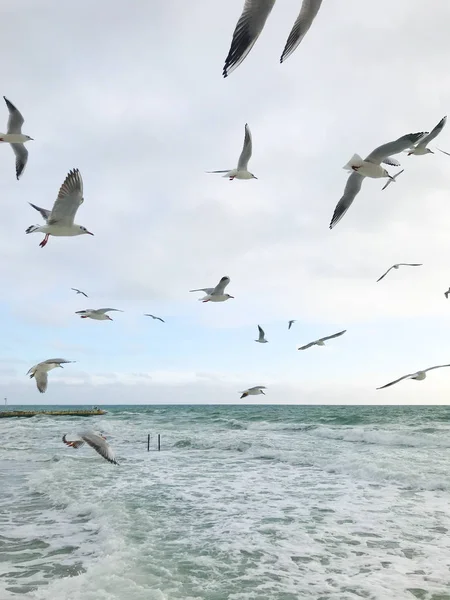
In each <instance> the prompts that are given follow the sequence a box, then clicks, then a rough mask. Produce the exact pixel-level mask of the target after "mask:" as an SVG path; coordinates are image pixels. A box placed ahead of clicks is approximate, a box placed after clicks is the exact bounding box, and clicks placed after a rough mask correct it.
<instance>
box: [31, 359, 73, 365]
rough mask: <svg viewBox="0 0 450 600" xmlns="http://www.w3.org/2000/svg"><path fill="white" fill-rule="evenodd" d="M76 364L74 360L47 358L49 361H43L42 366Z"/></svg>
mask: <svg viewBox="0 0 450 600" xmlns="http://www.w3.org/2000/svg"><path fill="white" fill-rule="evenodd" d="M73 362H76V361H74V360H66V359H65V358H47V360H43V361H42V362H41V363H39V364H40V365H64V364H67V363H73Z"/></svg>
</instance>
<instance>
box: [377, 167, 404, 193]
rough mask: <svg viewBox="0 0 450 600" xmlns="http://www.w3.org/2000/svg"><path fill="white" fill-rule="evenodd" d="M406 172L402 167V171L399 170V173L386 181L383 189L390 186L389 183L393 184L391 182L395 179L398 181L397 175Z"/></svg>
mask: <svg viewBox="0 0 450 600" xmlns="http://www.w3.org/2000/svg"><path fill="white" fill-rule="evenodd" d="M404 172H405V169H402V170H401V171H399V172H398V173H396V174H395V175H393V176H392V177H391V178H390V179H388V180H387V181H386V183H385V184H384V185H383V187H382V188H381V191H383V190H385V189H386V188H387V187H388V185H391V183H393V182H394V181H397V177H398V176H399V175H401V174H402V173H404Z"/></svg>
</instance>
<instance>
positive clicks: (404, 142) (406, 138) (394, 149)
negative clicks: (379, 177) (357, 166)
mask: <svg viewBox="0 0 450 600" xmlns="http://www.w3.org/2000/svg"><path fill="white" fill-rule="evenodd" d="M422 136H423V131H421V132H420V133H407V134H406V135H403V136H402V137H400V138H398V139H397V140H394V141H393V142H388V143H387V144H383V145H382V146H378V148H375V150H372V152H371V153H370V154H369V155H368V156H366V158H365V159H364V160H367V161H369V162H372V163H376V164H380V163H381V162H382V161H383V160H384V159H385V158H388V157H390V156H391V154H398V153H399V152H403V150H407V149H408V148H411V146H414V144H415V143H416V142H417V141H418V140H419V139H420V138H421V137H422Z"/></svg>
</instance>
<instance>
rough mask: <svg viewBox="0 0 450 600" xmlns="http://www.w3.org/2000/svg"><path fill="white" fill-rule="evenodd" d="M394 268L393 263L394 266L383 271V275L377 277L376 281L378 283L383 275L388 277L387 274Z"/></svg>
mask: <svg viewBox="0 0 450 600" xmlns="http://www.w3.org/2000/svg"><path fill="white" fill-rule="evenodd" d="M393 268H394V266H393V265H392V267H389V269H388V270H387V271H386V273H383V275H382V276H381V277H380V278H379V279H377V281H376V282H377V283H378V282H379V281H381V280H382V279H383V277H386V275H387V274H388V273H389V271H391V270H392V269H393Z"/></svg>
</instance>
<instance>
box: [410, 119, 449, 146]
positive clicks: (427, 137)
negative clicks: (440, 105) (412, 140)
mask: <svg viewBox="0 0 450 600" xmlns="http://www.w3.org/2000/svg"><path fill="white" fill-rule="evenodd" d="M446 122H447V117H443V118H442V119H441V120H440V121H439V123H438V124H437V125H436V127H434V128H433V129H432V130H431V131H430V133H427V134H426V135H424V136H423V138H422V139H421V140H420V141H419V143H418V144H417V147H418V146H422V147H424V148H425V146H427V145H428V144H429V143H430V142H431V140H434V138H435V137H437V136H438V135H439V134H440V133H441V131H442V130H443V129H444V125H445V123H446Z"/></svg>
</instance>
